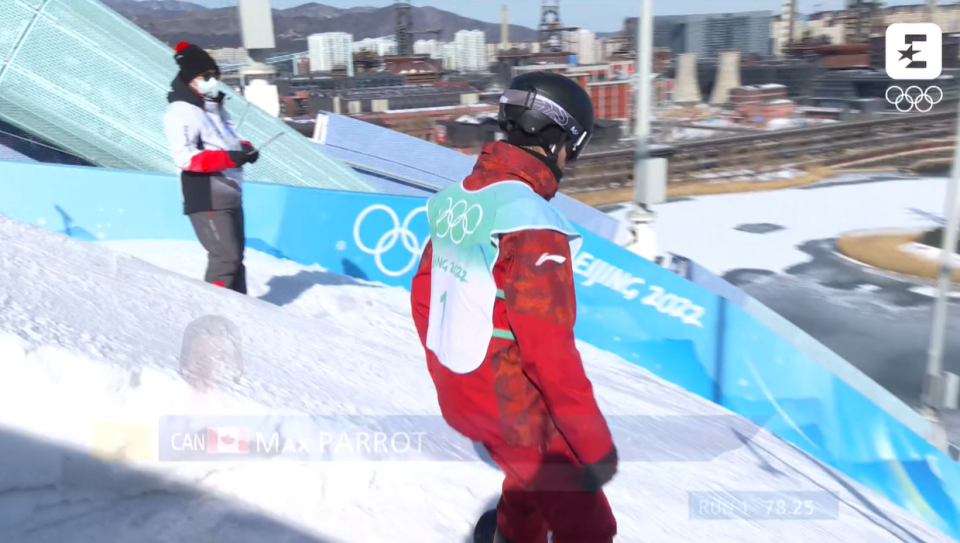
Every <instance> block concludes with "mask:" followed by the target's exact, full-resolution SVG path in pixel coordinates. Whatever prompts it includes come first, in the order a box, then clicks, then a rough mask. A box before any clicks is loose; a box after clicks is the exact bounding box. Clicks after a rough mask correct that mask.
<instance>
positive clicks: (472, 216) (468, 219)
mask: <svg viewBox="0 0 960 543" xmlns="http://www.w3.org/2000/svg"><path fill="white" fill-rule="evenodd" d="M482 220H483V208H481V207H480V205H479V204H473V205H472V206H469V207H468V206H467V202H466V201H465V200H460V201H459V202H457V203H453V198H447V209H445V210H443V212H442V213H440V216H439V217H437V238H438V239H443V238H445V237H447V234H450V241H452V242H453V243H454V244H457V245H459V244H460V242H462V241H463V240H464V239H465V238H466V237H467V236H469V235H471V234H473V233H474V232H476V231H477V227H479V226H480V222H481V221H482Z"/></svg>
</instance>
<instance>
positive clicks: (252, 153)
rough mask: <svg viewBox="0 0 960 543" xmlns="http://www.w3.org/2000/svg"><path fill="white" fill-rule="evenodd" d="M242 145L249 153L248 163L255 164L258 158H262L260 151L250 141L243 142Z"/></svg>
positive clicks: (245, 151)
mask: <svg viewBox="0 0 960 543" xmlns="http://www.w3.org/2000/svg"><path fill="white" fill-rule="evenodd" d="M242 145H243V152H244V153H247V163H248V164H255V163H256V162H257V161H258V160H260V151H257V150H256V149H254V148H253V145H250V144H249V143H243V144H242Z"/></svg>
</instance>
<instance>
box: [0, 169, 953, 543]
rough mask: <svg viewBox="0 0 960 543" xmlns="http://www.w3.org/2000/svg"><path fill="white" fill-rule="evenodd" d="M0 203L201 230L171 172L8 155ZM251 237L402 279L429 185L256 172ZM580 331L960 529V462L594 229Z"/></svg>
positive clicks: (269, 247)
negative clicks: (268, 177)
mask: <svg viewBox="0 0 960 543" xmlns="http://www.w3.org/2000/svg"><path fill="white" fill-rule="evenodd" d="M0 188H2V192H0V194H2V198H0V212H2V213H4V214H6V215H7V216H9V217H11V218H14V219H17V220H20V221H23V222H26V223H30V224H34V225H37V226H43V227H45V228H48V229H51V230H55V231H58V232H62V233H65V234H67V235H70V236H72V237H75V238H78V239H82V240H88V241H95V240H119V239H194V236H193V232H192V230H191V229H190V225H189V223H188V221H187V219H186V218H185V217H184V216H182V215H181V213H180V206H181V204H180V193H179V182H178V181H177V180H176V179H175V178H174V177H172V176H167V175H158V174H142V173H128V172H116V171H109V170H102V169H95V168H82V167H68V166H52V165H45V164H30V163H21V162H2V161H0ZM245 199H246V207H247V210H246V216H247V221H248V222H247V233H248V244H249V246H250V247H251V248H254V249H258V250H261V251H264V252H268V253H272V254H274V255H276V256H280V257H285V258H289V259H291V260H295V261H297V262H300V263H303V264H319V265H321V266H323V267H326V268H328V269H330V270H332V271H336V272H340V273H345V274H348V275H351V276H354V277H358V278H362V279H368V280H373V281H381V282H383V283H386V284H389V285H397V286H408V285H409V281H410V277H411V275H412V272H413V269H414V267H415V266H416V262H417V259H418V254H419V252H420V250H421V248H422V247H423V244H424V242H425V239H426V236H427V225H426V221H425V213H424V207H423V206H424V200H423V199H422V198H416V197H402V196H394V197H390V196H384V195H377V194H357V193H343V192H332V191H319V190H314V189H305V188H296V187H286V186H280V185H266V184H258V183H249V184H248V185H247V188H246V196H245ZM582 233H583V235H584V243H583V247H582V248H581V250H580V252H579V253H578V254H577V255H576V256H575V258H574V262H573V266H574V271H575V273H576V275H577V277H578V284H577V287H576V288H577V296H578V301H579V307H578V311H579V319H578V322H577V328H576V334H577V337H578V338H579V339H581V340H583V341H586V342H588V343H591V344H593V345H595V346H596V347H598V348H601V349H604V350H607V351H610V352H613V353H615V354H618V355H619V356H621V357H623V358H624V359H626V360H628V361H630V362H632V363H634V364H637V365H640V366H643V367H645V368H648V369H650V370H651V371H652V372H653V373H655V374H656V375H658V376H660V377H662V378H664V379H666V380H668V381H671V382H673V383H676V384H678V385H680V386H682V387H684V388H686V389H687V390H690V391H692V392H694V393H696V394H698V395H700V396H703V397H705V398H708V399H710V400H712V401H714V402H716V403H718V404H721V405H723V406H725V407H727V408H728V409H730V410H731V411H733V412H735V413H738V414H740V415H743V416H745V417H747V418H750V419H752V420H754V421H757V422H759V423H762V424H763V426H764V427H765V428H767V429H768V430H770V431H771V432H773V433H774V434H776V435H778V436H781V437H783V438H784V439H786V440H788V441H790V442H792V443H794V444H795V445H796V446H798V447H799V448H801V449H802V450H804V451H806V452H807V453H809V454H810V455H811V456H813V457H815V458H817V459H819V460H821V461H823V462H824V463H825V464H827V465H829V466H832V467H834V468H837V469H838V470H840V471H841V472H843V473H845V474H846V475H848V476H850V477H851V478H853V479H855V480H857V481H858V482H860V483H862V484H864V485H865V486H867V487H869V488H871V489H873V490H875V491H877V492H878V493H880V494H883V495H885V496H887V497H888V498H889V499H891V500H892V501H893V502H895V503H897V504H899V505H901V506H902V507H904V508H906V509H907V510H909V511H911V512H913V513H915V514H917V515H919V516H921V517H922V518H925V519H926V520H927V521H928V522H930V523H931V524H932V525H934V526H936V527H938V528H939V529H941V530H942V531H943V532H945V533H947V534H949V535H951V536H952V537H954V538H955V539H960V519H958V507H960V465H958V464H957V463H955V462H953V461H952V460H950V458H949V457H947V456H946V455H945V454H943V453H942V452H940V451H938V450H937V449H935V448H934V447H932V446H931V445H930V444H928V443H927V442H926V441H925V440H923V439H922V438H921V437H920V436H918V435H917V434H916V433H915V432H914V431H912V430H910V429H908V428H907V427H906V426H904V425H903V424H902V423H900V422H898V421H897V420H896V419H895V418H894V417H893V416H891V415H890V414H889V413H888V412H887V411H885V410H884V409H881V408H880V407H878V406H877V404H876V403H874V402H872V401H871V400H869V399H868V398H867V397H866V396H864V395H863V394H861V393H860V392H858V391H857V390H855V389H854V388H852V387H851V386H850V385H848V384H847V383H845V382H844V381H843V380H841V379H840V378H838V377H837V376H835V375H834V374H833V373H831V372H830V371H828V370H827V369H825V368H824V367H823V366H821V365H819V364H818V363H816V362H814V361H813V360H812V359H811V358H810V357H808V356H806V355H805V354H804V353H803V352H801V350H800V349H798V348H797V346H796V345H794V343H792V342H791V341H789V340H788V339H785V338H784V337H782V336H780V335H777V334H776V333H774V332H773V331H771V330H770V329H768V328H766V327H765V326H763V325H761V324H759V323H758V322H757V320H756V319H754V318H753V317H751V316H750V315H748V314H747V313H745V312H744V310H743V309H742V308H740V307H738V306H737V305H735V304H733V303H730V302H728V301H726V300H724V299H723V298H721V297H719V296H717V295H716V294H713V293H711V292H709V291H708V290H706V289H703V288H700V287H698V286H696V285H694V284H692V283H690V282H688V281H686V280H685V279H683V278H681V277H679V276H677V275H675V274H673V273H671V272H670V271H668V270H665V269H663V268H661V267H659V266H657V265H655V264H653V263H651V262H648V261H646V260H643V259H641V258H640V257H638V256H636V255H633V254H630V253H628V252H626V251H624V250H623V249H621V248H620V247H617V246H615V245H613V244H611V243H610V242H608V241H606V240H604V239H601V238H600V237H598V236H596V235H594V234H591V233H589V232H586V231H582Z"/></svg>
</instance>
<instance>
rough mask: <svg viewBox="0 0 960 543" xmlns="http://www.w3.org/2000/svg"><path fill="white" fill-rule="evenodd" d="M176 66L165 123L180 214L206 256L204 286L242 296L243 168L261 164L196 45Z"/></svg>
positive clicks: (180, 48) (213, 66) (182, 49)
mask: <svg viewBox="0 0 960 543" xmlns="http://www.w3.org/2000/svg"><path fill="white" fill-rule="evenodd" d="M174 58H175V59H176V61H177V64H178V65H179V66H180V71H179V72H178V73H177V77H176V78H175V79H174V80H173V83H172V84H171V90H170V93H169V94H168V95H167V100H168V101H169V102H170V105H169V106H168V107H167V113H166V116H165V118H164V125H165V127H166V133H167V141H168V143H169V145H170V154H171V155H172V157H173V161H174V162H175V163H176V165H177V167H178V168H180V170H181V174H180V183H181V188H182V191H183V212H184V214H185V215H187V216H188V217H190V223H191V224H192V225H193V228H194V231H195V232H196V233H197V238H198V239H199V240H200V243H201V244H202V245H203V247H204V249H206V251H207V272H206V276H205V278H204V279H205V280H206V281H207V282H208V283H213V284H214V285H217V286H220V287H224V288H228V289H231V290H234V291H236V292H239V293H242V294H246V292H247V279H246V269H245V267H244V264H243V253H244V249H245V247H246V243H245V239H244V237H245V234H244V221H243V166H244V164H252V163H254V162H256V161H257V160H258V158H259V155H258V153H257V151H255V150H254V148H253V146H251V145H250V143H249V142H247V141H243V140H241V139H240V138H239V136H237V134H236V132H235V131H234V127H233V125H232V124H231V122H230V118H229V116H228V115H227V112H226V110H225V108H224V107H223V102H224V100H225V99H226V95H225V94H224V93H222V92H220V84H219V79H218V78H219V77H220V69H219V67H218V66H217V63H216V61H215V60H213V57H211V56H210V55H209V54H207V52H206V51H204V50H203V49H201V48H200V47H197V46H196V45H193V44H190V43H186V42H181V43H179V44H178V45H177V47H176V55H175V57H174Z"/></svg>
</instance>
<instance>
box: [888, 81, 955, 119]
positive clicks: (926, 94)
mask: <svg viewBox="0 0 960 543" xmlns="http://www.w3.org/2000/svg"><path fill="white" fill-rule="evenodd" d="M894 89H896V90H897V92H899V93H900V94H898V95H896V98H895V99H891V98H890V91H892V90H894ZM913 89H916V90H917V92H918V93H919V94H917V95H916V96H914V95H911V94H910V91H911V90H913ZM932 90H935V91H936V92H937V93H939V96H937V99H936V100H934V99H933V97H932V96H931V95H930V91H932ZM885 96H886V98H887V102H890V103H891V104H893V105H894V106H896V108H897V111H899V112H901V113H906V112H908V111H913V110H914V108H916V110H917V111H919V112H920V113H926V112H928V111H930V110H931V109H933V106H935V105H937V104H939V103H940V101H941V100H943V90H942V89H941V88H940V87H938V86H936V85H931V86H929V87H927V88H926V89H921V88H920V87H918V86H917V85H911V86H909V87H907V90H903V89H901V88H900V87H898V86H896V85H894V86H892V87H890V88H888V89H887V92H886V94H885ZM921 103H923V104H925V105H924V106H921ZM901 104H906V106H905V107H906V109H904V106H902V105H901ZM924 108H925V109H924Z"/></svg>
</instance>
